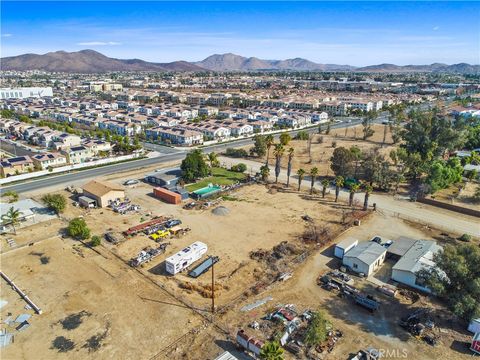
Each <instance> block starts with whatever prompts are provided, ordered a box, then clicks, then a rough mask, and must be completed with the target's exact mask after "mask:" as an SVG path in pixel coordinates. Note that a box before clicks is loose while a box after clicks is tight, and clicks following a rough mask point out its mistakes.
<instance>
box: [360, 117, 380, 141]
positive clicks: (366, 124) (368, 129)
mask: <svg viewBox="0 0 480 360" xmlns="http://www.w3.org/2000/svg"><path fill="white" fill-rule="evenodd" d="M376 118H377V113H376V112H375V111H369V112H367V114H366V115H365V116H364V118H363V120H362V127H363V129H362V132H363V140H367V139H368V138H369V137H372V136H373V134H374V133H375V131H374V130H373V129H372V122H373V120H374V119H376Z"/></svg>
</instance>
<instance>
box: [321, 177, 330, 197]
mask: <svg viewBox="0 0 480 360" xmlns="http://www.w3.org/2000/svg"><path fill="white" fill-rule="evenodd" d="M328 184H330V182H329V181H328V179H323V180H322V198H325V193H326V192H327V186H328Z"/></svg>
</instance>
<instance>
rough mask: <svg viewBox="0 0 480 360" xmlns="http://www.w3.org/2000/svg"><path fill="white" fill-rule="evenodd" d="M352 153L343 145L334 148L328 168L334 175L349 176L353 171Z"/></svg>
mask: <svg viewBox="0 0 480 360" xmlns="http://www.w3.org/2000/svg"><path fill="white" fill-rule="evenodd" d="M353 161H354V155H353V154H352V152H351V151H350V150H349V149H346V148H344V147H343V146H341V147H338V148H336V149H335V150H334V151H333V155H332V157H331V158H330V162H331V164H330V168H331V169H332V170H333V172H334V174H335V175H336V176H343V177H344V178H345V177H349V176H352V175H353V173H354V167H353Z"/></svg>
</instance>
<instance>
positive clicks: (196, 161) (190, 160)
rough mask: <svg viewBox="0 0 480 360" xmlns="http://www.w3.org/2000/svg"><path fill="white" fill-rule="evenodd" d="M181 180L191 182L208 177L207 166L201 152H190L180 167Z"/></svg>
mask: <svg viewBox="0 0 480 360" xmlns="http://www.w3.org/2000/svg"><path fill="white" fill-rule="evenodd" d="M180 169H181V170H182V179H183V180H184V181H185V182H192V181H195V180H196V179H201V178H204V177H206V176H207V175H208V172H209V171H208V170H209V169H208V166H207V164H206V163H205V159H204V157H203V153H202V151H201V150H198V149H197V150H193V151H190V152H189V153H188V154H187V156H186V157H185V159H184V160H183V161H182V164H181V165H180Z"/></svg>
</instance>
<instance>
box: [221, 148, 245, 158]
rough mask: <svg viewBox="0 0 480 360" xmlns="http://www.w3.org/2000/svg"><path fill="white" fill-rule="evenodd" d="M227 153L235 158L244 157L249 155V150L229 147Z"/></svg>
mask: <svg viewBox="0 0 480 360" xmlns="http://www.w3.org/2000/svg"><path fill="white" fill-rule="evenodd" d="M225 155H226V156H230V157H233V158H243V157H247V156H248V152H247V151H246V150H244V149H234V148H227V150H225Z"/></svg>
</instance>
